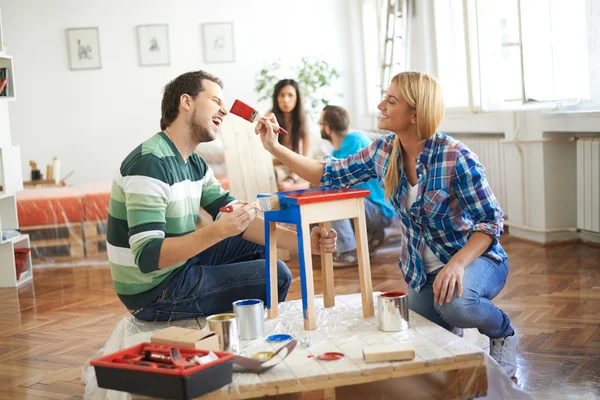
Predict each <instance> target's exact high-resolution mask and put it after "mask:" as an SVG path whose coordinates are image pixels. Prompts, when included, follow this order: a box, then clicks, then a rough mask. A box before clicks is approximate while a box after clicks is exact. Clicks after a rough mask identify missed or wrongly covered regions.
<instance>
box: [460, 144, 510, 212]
mask: <svg viewBox="0 0 600 400" xmlns="http://www.w3.org/2000/svg"><path fill="white" fill-rule="evenodd" d="M452 136H453V137H455V138H456V139H458V140H460V141H461V142H463V143H464V144H466V145H467V146H468V147H469V148H470V149H471V150H473V151H474V152H475V154H477V156H478V157H479V161H480V162H481V164H483V166H484V167H485V176H486V178H487V180H488V182H489V184H490V186H491V187H492V191H493V192H494V195H495V196H496V199H498V202H499V203H500V206H501V207H502V208H503V209H504V212H505V213H506V180H505V179H504V165H503V160H504V146H502V144H501V143H500V140H502V137H499V136H494V137H491V138H486V137H473V136H466V135H464V136H461V135H452Z"/></svg>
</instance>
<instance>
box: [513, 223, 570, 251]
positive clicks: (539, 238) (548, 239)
mask: <svg viewBox="0 0 600 400" xmlns="http://www.w3.org/2000/svg"><path fill="white" fill-rule="evenodd" d="M510 236H512V237H514V238H518V239H522V240H525V241H528V242H533V243H537V244H540V245H542V246H554V245H557V244H565V243H576V242H578V241H579V240H580V237H579V232H531V231H527V230H524V229H520V228H518V227H516V226H511V227H510Z"/></svg>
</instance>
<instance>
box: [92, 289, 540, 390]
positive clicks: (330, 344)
mask: <svg viewBox="0 0 600 400" xmlns="http://www.w3.org/2000/svg"><path fill="white" fill-rule="evenodd" d="M335 302H336V303H335V306H334V307H331V308H325V307H324V306H323V299H322V297H316V299H315V307H316V311H317V329H316V330H313V331H306V330H304V327H303V314H302V302H301V300H296V301H290V302H285V303H281V304H280V305H279V317H278V318H276V319H273V320H266V321H265V336H264V338H261V339H256V340H243V341H242V351H241V353H242V354H243V355H246V356H251V355H252V354H254V353H255V352H256V351H257V350H265V349H269V346H270V348H271V349H273V348H275V347H278V346H280V345H281V344H273V343H268V342H267V341H266V340H265V338H266V337H267V336H268V335H271V334H278V333H287V334H291V335H292V336H294V337H295V338H296V339H297V340H298V341H299V343H298V345H297V346H296V349H295V350H294V353H296V354H292V355H293V356H295V357H289V358H288V359H286V360H284V362H282V363H281V364H280V365H278V366H276V367H275V368H273V370H271V371H275V370H278V369H280V368H283V369H287V370H288V373H290V371H293V370H294V369H293V366H294V365H295V364H294V363H295V362H297V361H294V359H295V360H301V362H302V364H304V366H306V365H307V364H306V363H307V362H309V363H324V364H321V365H317V364H314V365H313V364H311V365H312V366H310V367H308V369H309V370H310V371H312V372H311V373H312V374H315V373H316V372H314V371H317V370H322V371H325V372H327V371H332V368H333V369H338V370H339V368H343V366H344V364H343V363H350V364H352V365H354V367H353V368H356V366H357V365H362V368H370V367H371V366H372V365H377V364H381V363H376V364H365V363H364V361H362V348H363V347H365V346H370V345H378V344H392V343H398V342H412V343H413V344H414V347H415V351H416V354H417V356H418V357H420V356H423V358H425V357H426V355H425V352H427V351H429V350H428V349H429V348H430V347H431V346H432V343H431V341H433V342H434V343H435V345H434V347H435V346H437V347H436V348H438V349H439V348H442V349H458V348H465V346H466V347H467V348H469V346H471V347H472V348H473V349H475V350H477V349H481V348H484V347H485V346H487V340H484V339H483V338H485V337H484V336H482V335H479V333H477V332H476V331H475V332H471V330H469V331H467V332H466V335H465V336H466V337H467V338H468V339H469V340H467V339H463V338H459V337H458V336H455V335H454V334H452V333H450V332H446V331H443V332H440V331H438V330H436V331H435V332H438V333H439V334H437V335H434V336H435V337H433V338H430V339H427V340H425V339H424V337H425V336H426V335H427V332H426V331H427V330H431V329H432V324H431V323H429V321H426V320H425V319H423V318H422V317H420V316H418V315H416V314H414V313H411V316H410V319H411V321H410V329H408V330H406V331H402V332H382V331H379V330H378V329H377V315H375V316H373V317H370V318H364V317H363V315H362V306H361V304H362V303H361V296H360V294H352V295H344V296H336V298H335ZM375 304H376V303H375ZM170 325H176V326H182V327H187V328H198V329H207V327H206V324H205V318H197V319H191V320H183V321H173V322H144V321H139V320H136V319H135V318H133V317H127V318H123V319H122V320H121V321H119V323H118V324H117V326H116V327H115V329H114V331H113V333H112V335H111V336H110V338H108V341H107V342H106V344H105V346H104V347H103V348H102V349H101V350H100V351H99V352H98V353H97V354H95V355H94V356H93V357H92V358H91V359H94V358H97V357H100V356H102V355H105V354H109V353H112V352H115V351H118V350H120V349H123V348H126V347H129V346H133V345H135V344H137V343H140V342H144V341H149V340H150V337H151V336H152V335H153V334H154V333H156V332H158V331H160V330H162V329H164V328H166V327H167V326H170ZM446 333H447V334H446ZM469 342H471V344H470V343H469ZM423 346H427V348H426V349H424V348H423ZM330 351H336V352H342V353H344V354H345V356H346V357H345V358H344V359H343V360H340V361H320V360H317V359H316V358H315V357H316V356H317V355H318V354H321V353H324V352H330ZM422 351H423V352H422ZM449 351H450V350H449ZM446 354H447V353H446ZM91 359H90V360H91ZM302 360H304V361H302ZM306 360H310V361H306ZM327 363H329V364H327ZM332 363H336V364H332ZM485 364H486V367H487V379H488V395H487V396H486V397H484V398H485V399H492V400H500V399H511V400H525V399H532V397H531V396H530V395H529V394H527V393H525V392H524V391H523V390H521V389H520V388H519V387H518V386H517V385H516V384H515V383H514V382H513V381H512V380H511V379H509V378H508V377H507V376H506V375H505V374H504V373H503V372H502V370H501V369H500V366H499V365H498V364H497V363H496V362H495V361H494V360H492V359H491V358H490V357H489V356H487V355H486V356H485ZM305 369H306V368H305ZM365 371H366V369H365V370H364V371H362V373H363V374H364V372H365ZM338 372H339V371H338ZM267 373H269V372H267ZM278 373H279V374H282V373H283V374H285V371H282V370H281V369H280V370H279V372H278ZM358 373H359V374H360V373H361V371H360V369H359V371H358ZM294 374H296V373H294ZM325 374H327V373H325ZM242 375H247V374H240V373H234V375H233V382H232V383H231V384H230V385H229V388H228V390H229V392H230V393H234V394H235V393H237V391H238V389H237V386H236V385H237V383H236V381H237V382H243V381H244V378H242ZM296 375H298V374H296ZM473 378H475V376H473ZM467 379H469V377H467ZM82 380H83V382H84V383H85V384H86V389H85V395H84V398H85V399H92V400H100V399H110V400H128V399H131V398H132V396H131V395H130V394H128V393H123V392H117V391H111V390H105V389H101V388H98V386H97V383H96V377H95V374H94V368H93V367H92V366H91V365H90V364H89V361H88V363H86V365H85V366H84V368H83V371H82ZM455 386H456V382H455V375H453V374H451V373H429V374H422V375H419V376H411V377H405V378H397V379H391V380H386V381H379V382H372V383H368V384H361V385H353V386H346V387H343V388H339V387H338V389H337V392H338V398H340V399H397V398H398V393H402V398H403V399H425V398H439V399H443V398H447V393H448V391H451V390H452V387H455ZM399 391H401V392H399ZM234 397H235V396H234ZM134 398H135V396H134ZM280 398H287V397H285V395H282V396H281V397H280ZM290 398H291V397H290Z"/></svg>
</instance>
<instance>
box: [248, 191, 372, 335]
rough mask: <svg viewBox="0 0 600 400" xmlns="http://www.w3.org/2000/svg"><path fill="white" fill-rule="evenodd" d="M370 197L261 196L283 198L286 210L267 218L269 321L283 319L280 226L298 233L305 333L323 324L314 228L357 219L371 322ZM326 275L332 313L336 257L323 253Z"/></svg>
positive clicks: (327, 304) (326, 194) (309, 193)
mask: <svg viewBox="0 0 600 400" xmlns="http://www.w3.org/2000/svg"><path fill="white" fill-rule="evenodd" d="M369 194H370V192H369V191H368V190H357V189H342V190H331V189H307V190H299V191H294V192H281V193H275V194H271V195H259V196H258V197H270V196H274V195H276V196H278V197H279V202H280V204H281V209H279V210H273V211H266V212H265V213H264V214H265V215H264V218H265V249H266V260H267V265H268V266H269V267H268V268H267V310H268V318H269V319H272V318H276V317H277V316H278V302H279V300H278V293H277V287H278V285H277V258H276V257H275V256H272V255H275V254H277V236H276V223H277V222H285V223H289V224H296V226H297V227H298V259H299V262H300V284H301V288H302V309H303V314H304V329H309V330H312V329H316V327H317V320H316V315H315V288H314V283H313V269H312V255H311V248H310V226H309V225H310V224H314V223H319V225H320V226H323V227H325V228H326V229H330V228H331V221H336V220H341V219H348V218H352V219H354V229H355V234H356V252H357V255H358V275H359V278H360V292H361V295H362V309H363V315H364V316H365V317H370V316H372V315H373V314H374V311H373V295H372V293H373V286H372V282H371V264H370V261H369V247H368V238H367V225H366V220H365V218H366V217H365V204H364V198H365V197H367V196H369ZM321 272H322V277H323V298H324V304H325V307H332V306H333V305H334V304H335V300H334V296H335V293H334V287H333V258H332V254H330V253H324V252H322V253H321Z"/></svg>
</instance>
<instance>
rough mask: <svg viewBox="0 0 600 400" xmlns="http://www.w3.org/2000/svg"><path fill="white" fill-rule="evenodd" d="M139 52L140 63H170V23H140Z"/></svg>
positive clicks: (138, 32)
mask: <svg viewBox="0 0 600 400" xmlns="http://www.w3.org/2000/svg"><path fill="white" fill-rule="evenodd" d="M137 38H138V53H139V56H140V65H142V66H144V65H169V64H170V63H171V59H170V55H169V27H168V25H138V26H137Z"/></svg>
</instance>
